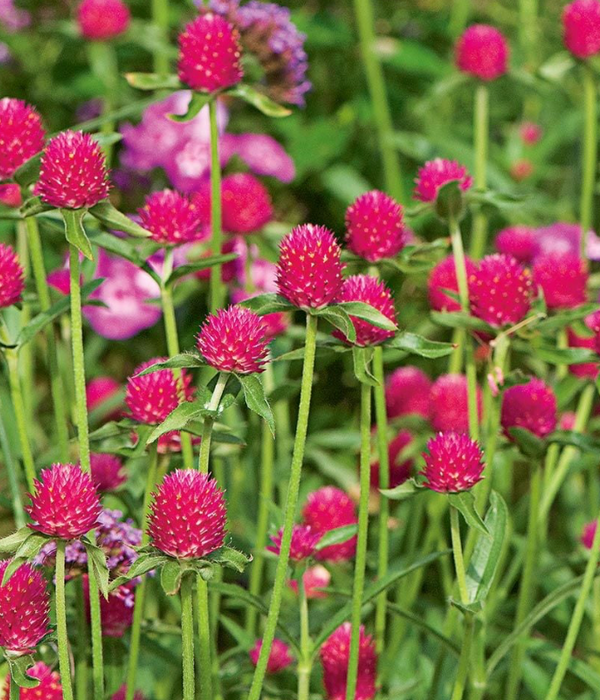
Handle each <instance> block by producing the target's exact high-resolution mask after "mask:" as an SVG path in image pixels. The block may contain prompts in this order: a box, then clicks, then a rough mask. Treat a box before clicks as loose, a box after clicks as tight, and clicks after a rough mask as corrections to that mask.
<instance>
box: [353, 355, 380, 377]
mask: <svg viewBox="0 0 600 700" xmlns="http://www.w3.org/2000/svg"><path fill="white" fill-rule="evenodd" d="M372 357H373V348H359V347H357V346H356V345H355V346H354V347H353V348H352V360H353V366H354V376H355V377H356V378H357V379H358V381H359V382H360V383H361V384H368V385H369V386H379V382H378V381H377V380H376V379H375V377H374V376H373V374H372V373H371V370H370V367H369V365H370V364H371V359H372Z"/></svg>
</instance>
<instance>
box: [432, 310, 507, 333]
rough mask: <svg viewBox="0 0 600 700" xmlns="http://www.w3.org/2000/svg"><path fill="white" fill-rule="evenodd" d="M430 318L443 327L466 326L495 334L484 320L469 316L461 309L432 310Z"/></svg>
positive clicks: (473, 329) (472, 329) (469, 328)
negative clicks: (449, 310) (448, 310)
mask: <svg viewBox="0 0 600 700" xmlns="http://www.w3.org/2000/svg"><path fill="white" fill-rule="evenodd" d="M431 320H432V321H433V322H434V323H437V325H438V326H444V327H445V328H467V329H468V330H471V331H481V332H483V333H488V334H490V335H496V331H495V330H494V329H493V328H492V327H491V326H490V325H488V324H487V323H486V322H485V321H482V320H481V319H480V318H475V316H470V315H469V314H466V313H464V312H463V311H452V312H446V311H444V312H443V313H442V312H441V311H432V312H431Z"/></svg>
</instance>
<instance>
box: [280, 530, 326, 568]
mask: <svg viewBox="0 0 600 700" xmlns="http://www.w3.org/2000/svg"><path fill="white" fill-rule="evenodd" d="M321 537H322V535H321V533H318V532H315V531H314V530H313V529H312V528H311V527H310V526H308V525H294V527H293V529H292V543H291V546H290V560H291V561H293V562H300V561H304V560H305V559H309V558H310V557H312V556H313V554H314V553H315V547H316V546H317V542H318V541H319V540H320V539H321ZM282 540H283V528H281V529H280V530H279V531H278V532H277V534H275V535H272V536H271V541H272V542H273V544H272V545H269V546H268V547H267V550H268V551H269V552H273V554H277V555H278V556H279V554H280V553H281V542H282Z"/></svg>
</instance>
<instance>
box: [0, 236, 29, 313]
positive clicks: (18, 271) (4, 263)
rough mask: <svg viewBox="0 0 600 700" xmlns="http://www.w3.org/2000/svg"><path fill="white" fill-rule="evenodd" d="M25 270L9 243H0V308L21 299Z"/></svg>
mask: <svg viewBox="0 0 600 700" xmlns="http://www.w3.org/2000/svg"><path fill="white" fill-rule="evenodd" d="M24 278H25V271H24V270H23V267H22V266H21V263H20V262H19V257H18V255H17V254H16V253H15V251H14V250H13V248H12V247H11V246H9V245H4V244H3V243H0V309H4V308H6V307H7V306H12V305H13V304H16V303H17V302H18V301H21V295H22V294H23V290H24V289H25V280H24Z"/></svg>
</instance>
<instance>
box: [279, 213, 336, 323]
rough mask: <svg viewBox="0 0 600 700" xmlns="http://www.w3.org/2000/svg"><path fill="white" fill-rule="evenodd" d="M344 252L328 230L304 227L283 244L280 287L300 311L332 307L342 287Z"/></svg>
mask: <svg viewBox="0 0 600 700" xmlns="http://www.w3.org/2000/svg"><path fill="white" fill-rule="evenodd" d="M341 254H342V249H341V248H340V246H339V244H338V243H337V241H336V240H335V236H334V235H333V233H331V231H329V229H326V228H325V227H323V226H315V225H313V224H303V225H302V226H297V227H296V228H294V229H292V231H291V232H290V233H289V234H288V235H287V236H286V237H285V238H284V239H283V240H282V241H281V245H280V246H279V262H278V263H277V288H278V290H279V293H280V294H281V296H283V297H285V298H286V299H287V300H288V301H289V302H290V303H292V304H294V306H298V307H300V308H301V309H302V308H303V309H320V308H322V307H323V306H327V304H330V303H331V302H332V301H333V300H334V299H335V297H336V296H337V295H338V293H339V291H340V289H341V288H342V271H343V269H344V266H343V265H342V262H341V260H340V258H341Z"/></svg>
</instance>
